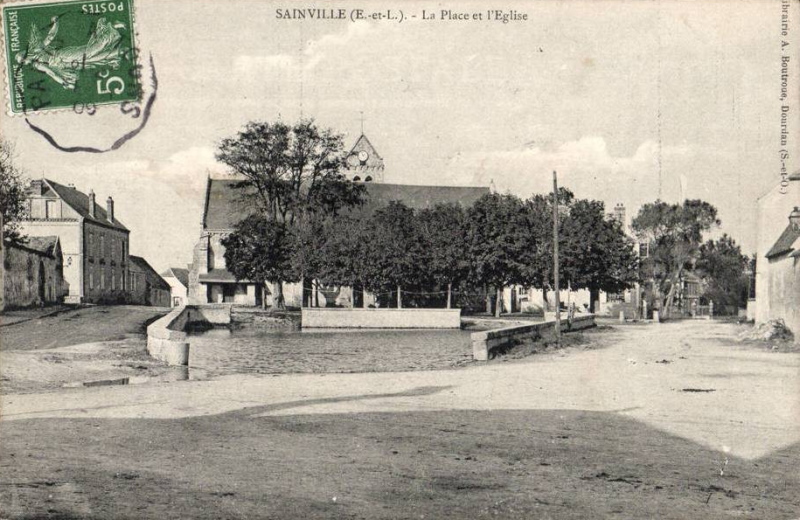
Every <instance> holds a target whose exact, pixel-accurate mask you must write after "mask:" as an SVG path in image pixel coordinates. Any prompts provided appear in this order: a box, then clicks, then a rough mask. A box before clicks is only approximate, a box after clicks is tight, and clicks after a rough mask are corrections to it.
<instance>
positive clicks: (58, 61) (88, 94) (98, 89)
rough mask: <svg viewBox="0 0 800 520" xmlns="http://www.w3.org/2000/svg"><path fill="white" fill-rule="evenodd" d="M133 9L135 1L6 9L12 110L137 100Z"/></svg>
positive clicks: (69, 106) (8, 75) (15, 5)
mask: <svg viewBox="0 0 800 520" xmlns="http://www.w3.org/2000/svg"><path fill="white" fill-rule="evenodd" d="M132 7H133V0H109V1H105V2H84V1H77V2H75V1H66V2H49V3H27V2H26V3H19V4H14V5H6V6H4V7H3V11H2V13H3V37H4V44H5V58H6V74H7V77H6V85H7V94H8V96H9V106H10V109H11V112H12V113H15V114H19V113H29V112H37V111H44V110H53V109H59V108H72V109H75V108H76V107H79V106H80V107H90V106H92V105H104V104H116V103H124V102H126V101H135V100H137V99H138V98H139V96H140V82H139V71H138V70H137V60H136V46H135V44H134V28H133V12H132Z"/></svg>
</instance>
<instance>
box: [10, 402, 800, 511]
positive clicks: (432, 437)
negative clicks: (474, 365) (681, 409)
mask: <svg viewBox="0 0 800 520" xmlns="http://www.w3.org/2000/svg"><path fill="white" fill-rule="evenodd" d="M440 390H441V388H439V387H424V388H420V389H416V390H415V392H436V391H440ZM358 398H359V396H353V397H351V398H349V399H358ZM298 404H301V403H283V404H278V405H272V406H260V407H251V408H246V409H242V410H238V411H236V412H231V413H226V414H221V415H214V416H205V417H193V418H187V419H180V420H143V419H125V420H122V419H114V420H103V419H86V420H84V419H37V420H19V421H10V422H8V421H6V422H2V423H0V437H2V439H3V450H2V453H0V474H2V482H0V510H2V511H3V514H4V516H8V517H10V518H61V519H71V518H97V519H113V518H170V517H172V518H304V519H308V518H421V517H425V518H489V517H492V518H520V519H522V518H525V519H527V518H604V517H613V518H676V519H678V518H680V519H683V518H701V517H702V518H704V519H714V518H729V517H731V516H745V517H752V518H772V519H780V518H792V517H796V516H797V510H798V507H800V495H798V493H797V490H798V486H799V485H800V475H798V472H797V471H796V465H797V464H796V462H797V460H798V457H799V456H800V445H794V446H791V447H790V448H787V449H785V450H783V451H780V452H777V453H773V454H772V455H770V456H769V457H765V458H763V459H759V460H755V461H747V460H741V459H737V458H734V457H728V458H726V456H725V454H722V453H720V452H717V451H714V450H709V449H707V448H705V447H702V446H699V445H697V444H695V443H692V442H691V441H688V440H686V439H682V438H678V437H674V436H671V435H669V434H666V433H664V432H661V431H658V430H654V429H652V428H650V427H648V426H647V425H645V424H643V423H641V422H638V421H635V420H632V419H630V418H626V417H623V416H620V415H618V414H616V413H608V412H581V411H561V410H546V411H435V412H409V413H374V414H363V413H362V414H340V415H293V416H278V417H273V416H268V415H267V416H263V415H261V414H265V413H268V412H270V411H274V410H278V409H285V408H286V407H296V406H297V405H298ZM306 404H307V403H306Z"/></svg>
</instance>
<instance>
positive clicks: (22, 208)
mask: <svg viewBox="0 0 800 520" xmlns="http://www.w3.org/2000/svg"><path fill="white" fill-rule="evenodd" d="M26 184H27V180H26V179H25V176H24V174H23V173H22V171H21V170H20V169H19V168H18V167H17V166H16V165H15V164H14V148H13V146H12V145H11V143H9V142H8V141H4V140H0V214H2V215H3V237H4V238H6V239H9V240H11V241H19V240H20V239H21V236H20V233H19V222H20V221H21V220H24V219H25V218H26V216H27V214H28V205H27V194H26V190H25V186H26Z"/></svg>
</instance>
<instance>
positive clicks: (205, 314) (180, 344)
mask: <svg viewBox="0 0 800 520" xmlns="http://www.w3.org/2000/svg"><path fill="white" fill-rule="evenodd" d="M230 322H231V306H230V305H209V306H205V305H203V306H187V307H177V308H175V309H174V310H172V312H170V313H169V314H167V315H166V316H164V317H163V318H161V319H159V320H156V321H154V322H153V323H151V324H150V325H148V326H147V353H148V354H150V355H151V356H152V357H154V358H156V359H158V360H161V361H164V362H165V363H167V364H168V365H188V364H189V343H188V342H187V341H186V327H187V326H189V325H190V324H192V323H209V324H212V325H227V324H229V323H230Z"/></svg>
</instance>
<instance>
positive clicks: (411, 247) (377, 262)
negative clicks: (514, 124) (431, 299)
mask: <svg viewBox="0 0 800 520" xmlns="http://www.w3.org/2000/svg"><path fill="white" fill-rule="evenodd" d="M366 228H367V237H366V255H365V257H364V258H362V261H363V262H364V265H365V267H366V274H367V276H366V279H365V280H364V283H365V287H366V288H367V289H368V290H370V291H373V292H390V291H393V290H395V289H396V290H397V307H398V308H400V307H402V296H401V292H402V286H403V285H406V286H409V285H411V286H419V285H421V284H422V283H423V282H424V281H425V270H426V266H425V265H423V264H422V262H421V260H422V258H423V252H422V251H423V247H422V237H421V235H420V232H419V227H418V226H417V221H416V219H415V218H414V210H412V209H411V208H409V207H408V206H406V205H405V204H403V203H402V202H398V201H392V202H390V203H389V205H388V206H386V207H384V208H381V209H379V210H377V211H376V212H375V213H374V215H373V216H372V217H371V218H370V219H369V220H368V221H367V222H366Z"/></svg>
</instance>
